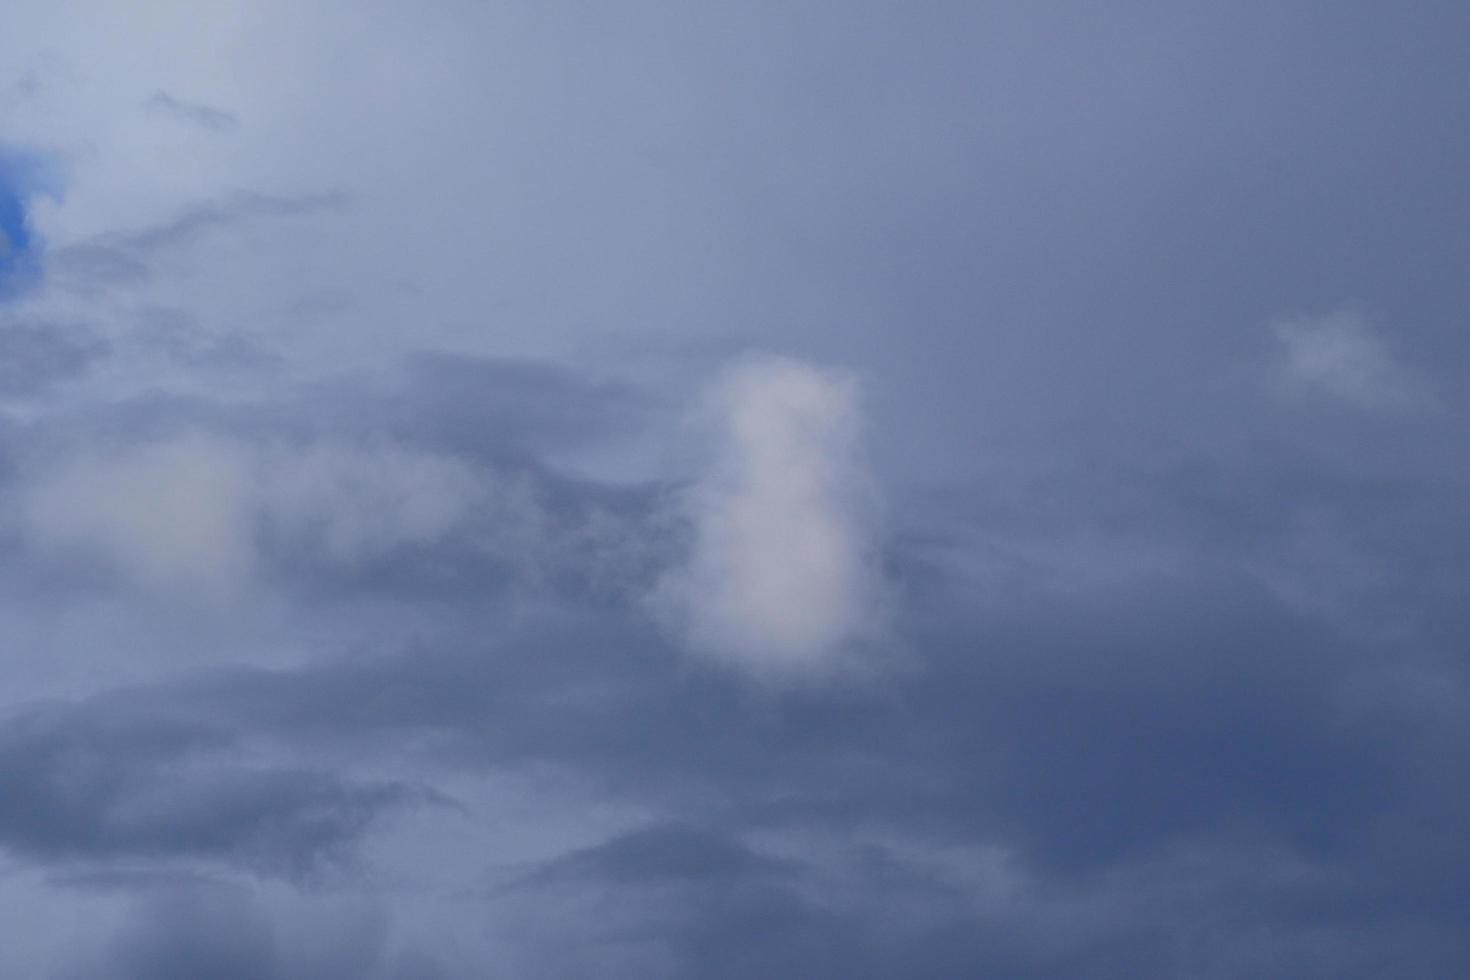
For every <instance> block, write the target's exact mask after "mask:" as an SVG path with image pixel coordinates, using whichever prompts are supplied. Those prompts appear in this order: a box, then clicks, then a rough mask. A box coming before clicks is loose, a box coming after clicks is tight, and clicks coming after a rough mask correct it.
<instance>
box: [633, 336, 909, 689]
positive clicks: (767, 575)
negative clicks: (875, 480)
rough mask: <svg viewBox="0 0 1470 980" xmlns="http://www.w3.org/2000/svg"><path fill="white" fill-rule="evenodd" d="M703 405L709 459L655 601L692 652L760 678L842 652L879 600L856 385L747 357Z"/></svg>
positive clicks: (865, 633)
mask: <svg viewBox="0 0 1470 980" xmlns="http://www.w3.org/2000/svg"><path fill="white" fill-rule="evenodd" d="M705 409H706V418H705V421H706V424H707V426H708V428H709V430H710V432H711V435H712V437H713V439H714V444H713V445H714V454H713V458H712V460H711V462H710V465H709V468H708V470H707V472H705V473H704V475H703V476H702V478H701V479H700V480H699V481H698V482H697V484H696V485H695V486H693V487H692V488H691V489H690V490H689V491H688V493H687V494H686V495H685V497H684V498H683V504H684V507H685V508H686V516H687V518H688V520H689V521H690V524H691V526H692V530H693V538H692V548H691V551H690V553H689V556H688V559H687V561H686V562H685V563H684V564H682V565H681V566H679V567H677V568H675V569H673V570H671V571H670V572H669V573H667V574H666V575H665V576H664V577H663V579H662V580H661V582H660V584H659V587H658V590H657V592H656V594H655V602H656V604H657V607H658V608H659V610H660V611H661V613H662V614H663V615H664V617H665V619H666V621H667V622H669V623H670V624H672V625H673V626H675V627H676V628H677V629H679V630H680V631H681V632H682V634H683V635H684V636H685V637H686V639H687V641H688V643H689V646H690V647H691V649H693V650H694V651H696V652H698V653H700V654H703V655H708V656H711V657H714V658H717V659H720V660H724V661H726V662H729V663H733V664H736V665H739V666H741V667H745V668H749V669H751V670H753V671H754V672H756V673H757V674H760V675H764V676H768V677H792V676H796V675H801V674H812V673H820V672H823V671H826V670H829V669H831V668H833V667H835V666H837V665H839V664H841V663H843V662H845V661H848V660H849V659H850V657H851V654H852V653H853V652H854V651H855V650H856V649H857V648H858V647H859V646H860V645H861V643H862V641H863V640H865V639H868V638H870V637H871V636H872V635H873V632H874V630H875V628H876V626H877V624H878V616H879V609H880V606H881V602H880V599H881V589H880V580H879V575H878V573H877V570H876V565H875V548H874V535H873V530H874V524H873V520H874V512H873V510H874V508H873V504H874V492H873V487H872V482H871V480H870V478H869V475H868V473H867V470H866V467H865V465H864V458H863V453H862V446H861V412H860V406H859V398H858V388H857V384H856V382H855V381H854V380H853V379H852V378H850V377H847V376H845V375H842V374H838V373H834V372H830V371H824V370H822V369H819V368H816V367H813V366H811V365H808V364H803V363H800V362H797V361H793V360H787V359H779V358H752V359H748V360H745V361H742V362H740V363H738V364H736V365H735V366H734V367H732V368H731V369H729V370H728V371H727V372H726V373H725V375H724V376H723V377H722V378H721V380H720V381H719V383H718V384H717V385H716V386H715V387H714V388H713V390H712V391H711V392H710V394H709V397H708V400H707V402H706V405H705Z"/></svg>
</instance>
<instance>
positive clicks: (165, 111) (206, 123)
mask: <svg viewBox="0 0 1470 980" xmlns="http://www.w3.org/2000/svg"><path fill="white" fill-rule="evenodd" d="M143 106H144V108H146V109H147V110H148V111H149V112H153V113H157V114H159V115H163V116H168V117H169V118H171V119H177V120H180V121H181V122H186V123H190V124H192V125H195V126H199V127H202V128H203V129H208V130H213V131H214V132H224V131H225V130H228V129H233V128H234V127H235V126H236V125H238V124H239V122H240V120H239V119H238V118H237V117H236V116H235V114H234V113H233V112H227V111H226V110H224V109H216V108H215V107H214V106H208V105H201V104H199V103H195V102H182V101H180V100H179V99H176V98H174V97H173V96H172V95H169V94H168V93H167V92H164V91H162V90H160V91H157V92H154V93H153V94H152V95H150V96H149V97H148V101H147V102H144V103H143Z"/></svg>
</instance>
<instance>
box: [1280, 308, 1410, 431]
mask: <svg viewBox="0 0 1470 980" xmlns="http://www.w3.org/2000/svg"><path fill="white" fill-rule="evenodd" d="M1271 329H1272V332H1273V333H1275V335H1276V339H1277V340H1278V341H1279V342H1280V344H1281V347H1282V356H1283V362H1282V364H1281V375H1282V379H1283V380H1284V382H1285V383H1286V384H1287V386H1288V387H1289V388H1290V389H1292V390H1295V391H1299V392H1306V393H1311V394H1315V395H1326V396H1329V397H1332V398H1337V399H1340V400H1342V401H1347V402H1352V403H1353V404H1356V405H1361V406H1363V407H1367V408H1381V407H1392V406H1404V405H1408V404H1412V403H1413V402H1415V401H1417V400H1419V399H1420V398H1421V397H1422V395H1423V391H1422V387H1421V386H1420V385H1418V384H1417V383H1416V380H1415V379H1414V378H1413V376H1412V375H1411V374H1410V373H1409V371H1408V370H1407V369H1405V368H1404V367H1403V366H1402V365H1400V364H1399V363H1398V362H1397V361H1396V360H1395V359H1394V357H1393V355H1392V353H1391V352H1390V351H1389V349H1388V347H1387V346H1386V345H1385V344H1384V342H1383V340H1382V338H1381V337H1379V335H1378V333H1377V332H1376V331H1375V330H1374V328H1373V325H1372V324H1371V323H1369V321H1368V320H1367V319H1365V318H1364V317H1363V316H1361V315H1360V314H1357V313H1352V312H1337V313H1330V314H1327V315H1325V316H1302V317H1292V318H1285V319H1279V320H1276V321H1274V322H1273V323H1272V324H1271Z"/></svg>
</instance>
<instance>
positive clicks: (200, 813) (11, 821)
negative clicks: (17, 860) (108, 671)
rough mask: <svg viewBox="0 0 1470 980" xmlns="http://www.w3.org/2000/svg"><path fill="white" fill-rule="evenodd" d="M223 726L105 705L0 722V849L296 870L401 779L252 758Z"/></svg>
mask: <svg viewBox="0 0 1470 980" xmlns="http://www.w3.org/2000/svg"><path fill="white" fill-rule="evenodd" d="M235 746H236V737H235V735H234V734H233V733H231V732H230V731H229V730H227V729H224V728H220V727H218V726H214V725H210V724H208V723H206V722H198V721H179V720H174V719H171V718H170V717H169V715H168V713H167V712H166V711H160V712H157V713H153V712H146V713H142V714H138V713H135V712H133V711H130V710H128V709H127V708H125V707H120V706H118V705H116V704H115V703H111V702H109V701H107V700H105V699H97V700H94V701H91V702H85V703H81V704H73V705H57V706H51V707H39V708H34V709H30V710H27V711H22V712H21V713H19V714H12V716H11V717H10V718H8V719H6V721H5V722H4V724H3V727H0V765H3V767H4V771H5V773H6V783H5V787H4V789H3V790H0V846H4V847H5V848H7V849H8V850H10V851H11V852H12V853H15V854H18V855H21V856H24V857H27V858H31V859H35V860H40V861H53V860H61V861H103V862H105V861H108V860H114V859H127V858H157V859H164V860H170V859H190V858H205V859H214V860H220V861H224V862H227V863H230V864H236V865H240V866H243V867H246V868H250V869H254V870H258V871H260V872H262V873H266V874H285V875H292V876H302V875H307V874H310V873H312V872H313V871H314V870H316V869H318V868H321V867H323V866H325V865H326V864H329V863H330V862H332V861H334V860H337V859H341V858H344V857H345V856H346V855H347V853H348V849H349V848H350V846H351V844H352V842H353V841H354V839H355V838H356V837H357V836H358V835H359V834H360V833H361V832H362V831H363V830H364V829H365V828H366V827H367V826H368V825H369V824H370V823H371V821H372V820H373V819H374V818H375V817H376V816H377V815H378V814H380V813H381V812H383V811H384V810H385V809H388V808H390V807H396V806H401V805H403V804H406V803H408V802H411V801H412V800H414V799H415V798H416V797H415V792H414V791H413V790H412V789H411V788H410V787H407V786H404V785H399V784H393V783H384V782H354V781H352V780H347V779H343V778H341V777H338V776H336V775H333V774H331V773H328V772H325V771H318V770H312V769H307V768H302V767H299V766H291V765H286V766H281V765H261V764H259V763H251V762H249V761H248V760H247V759H245V758H243V757H242V756H240V755H239V754H237V753H236V752H235V751H233V750H234V749H235Z"/></svg>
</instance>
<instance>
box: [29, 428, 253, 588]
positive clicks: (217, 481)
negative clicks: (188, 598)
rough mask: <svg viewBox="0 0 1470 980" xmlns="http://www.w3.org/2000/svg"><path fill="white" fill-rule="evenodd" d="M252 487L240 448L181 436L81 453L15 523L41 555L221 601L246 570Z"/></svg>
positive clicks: (36, 493) (35, 494)
mask: <svg viewBox="0 0 1470 980" xmlns="http://www.w3.org/2000/svg"><path fill="white" fill-rule="evenodd" d="M251 482H252V481H251V473H250V465H249V460H248V458H247V457H246V455H245V453H244V452H243V450H242V448H241V447H240V446H238V445H235V444H234V443H231V442H226V441H222V440H218V439H210V438H206V437H204V436H188V437H183V438H179V439H175V440H173V441H170V442H161V443H155V444H152V445H146V446H141V447H138V448H136V449H135V450H133V451H131V452H129V453H126V454H103V453H99V452H93V451H88V452H83V453H81V454H79V455H77V456H75V457H73V458H72V459H70V460H68V461H67V462H66V463H65V464H63V465H62V466H59V467H57V468H56V469H55V470H54V471H52V472H51V473H49V474H48V475H46V476H45V477H43V478H41V479H40V480H38V481H37V483H36V484H35V485H34V486H33V487H32V488H31V490H30V492H29V494H28V495H27V499H26V502H25V505H24V507H23V509H22V514H23V519H24V520H25V522H26V524H27V526H28V529H29V531H30V532H31V535H32V537H33V539H34V540H35V542H36V543H37V544H39V545H40V546H42V547H43V548H44V549H47V550H61V551H73V552H80V553H83V554H87V555H90V556H94V557H97V558H100V559H101V560H103V561H104V562H106V563H108V564H110V565H112V566H113V567H114V568H116V569H117V570H120V571H123V572H125V573H127V574H128V575H129V576H130V577H132V578H134V579H136V580H138V581H139V582H140V583H142V584H144V585H147V586H151V587H162V588H172V587H179V586H182V587H187V588H189V589H191V590H197V591H202V592H205V593H210V594H213V595H224V594H227V593H230V592H233V591H234V590H235V589H237V588H238V587H239V586H240V585H241V584H242V583H243V582H244V581H245V580H246V579H247V578H248V577H249V574H250V572H251V570H252V566H253V564H254V561H255V554H254V546H253V543H252V540H251V527H250V521H249V511H248V508H249V500H250V497H251V494H252V486H251Z"/></svg>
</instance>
